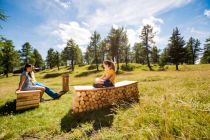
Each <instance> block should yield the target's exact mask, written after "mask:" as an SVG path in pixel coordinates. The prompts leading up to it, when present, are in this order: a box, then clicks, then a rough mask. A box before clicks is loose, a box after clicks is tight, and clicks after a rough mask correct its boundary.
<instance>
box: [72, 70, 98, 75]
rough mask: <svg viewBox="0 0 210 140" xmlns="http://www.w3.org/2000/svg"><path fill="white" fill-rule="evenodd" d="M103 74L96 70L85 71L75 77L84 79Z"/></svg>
mask: <svg viewBox="0 0 210 140" xmlns="http://www.w3.org/2000/svg"><path fill="white" fill-rule="evenodd" d="M99 72H101V70H99V71H97V70H94V71H85V72H81V73H79V74H77V75H75V77H84V76H88V75H90V74H96V73H99Z"/></svg>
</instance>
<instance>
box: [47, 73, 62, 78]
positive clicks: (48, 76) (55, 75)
mask: <svg viewBox="0 0 210 140" xmlns="http://www.w3.org/2000/svg"><path fill="white" fill-rule="evenodd" d="M61 75H62V73H52V74H51V73H48V74H45V75H44V76H43V78H54V77H58V76H61Z"/></svg>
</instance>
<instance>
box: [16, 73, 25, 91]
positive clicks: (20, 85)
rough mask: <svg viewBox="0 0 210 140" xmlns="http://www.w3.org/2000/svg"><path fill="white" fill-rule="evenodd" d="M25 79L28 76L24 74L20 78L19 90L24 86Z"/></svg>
mask: <svg viewBox="0 0 210 140" xmlns="http://www.w3.org/2000/svg"><path fill="white" fill-rule="evenodd" d="M25 80H26V76H22V77H21V79H20V83H19V87H18V89H17V90H21V89H22V86H23V84H24V82H25Z"/></svg>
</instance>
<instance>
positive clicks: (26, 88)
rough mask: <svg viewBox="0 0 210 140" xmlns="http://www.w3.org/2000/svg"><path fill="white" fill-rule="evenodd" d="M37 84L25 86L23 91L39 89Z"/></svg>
mask: <svg viewBox="0 0 210 140" xmlns="http://www.w3.org/2000/svg"><path fill="white" fill-rule="evenodd" d="M37 88H38V87H37V86H30V87H24V88H22V90H23V91H28V90H37Z"/></svg>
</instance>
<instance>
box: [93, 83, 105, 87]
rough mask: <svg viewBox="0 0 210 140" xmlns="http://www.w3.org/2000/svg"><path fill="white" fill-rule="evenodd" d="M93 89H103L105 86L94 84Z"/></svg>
mask: <svg viewBox="0 0 210 140" xmlns="http://www.w3.org/2000/svg"><path fill="white" fill-rule="evenodd" d="M93 87H94V88H103V87H104V85H102V84H93Z"/></svg>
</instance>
